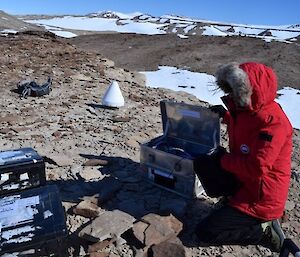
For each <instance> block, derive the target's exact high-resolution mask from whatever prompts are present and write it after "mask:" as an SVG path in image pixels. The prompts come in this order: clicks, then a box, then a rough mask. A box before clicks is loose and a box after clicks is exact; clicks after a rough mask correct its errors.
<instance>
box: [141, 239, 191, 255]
mask: <svg viewBox="0 0 300 257" xmlns="http://www.w3.org/2000/svg"><path fill="white" fill-rule="evenodd" d="M147 256H152V257H174V256H176V257H185V256H186V254H185V250H184V246H183V245H182V244H176V243H171V242H162V243H160V244H157V245H153V246H152V247H151V248H150V249H149V250H148V254H147Z"/></svg>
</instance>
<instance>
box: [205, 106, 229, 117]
mask: <svg viewBox="0 0 300 257" xmlns="http://www.w3.org/2000/svg"><path fill="white" fill-rule="evenodd" d="M208 109H210V110H211V111H212V112H214V113H217V114H218V115H219V116H220V118H224V116H225V114H226V112H227V110H226V109H225V108H224V106H223V105H221V104H219V105H213V106H211V107H209V108H208Z"/></svg>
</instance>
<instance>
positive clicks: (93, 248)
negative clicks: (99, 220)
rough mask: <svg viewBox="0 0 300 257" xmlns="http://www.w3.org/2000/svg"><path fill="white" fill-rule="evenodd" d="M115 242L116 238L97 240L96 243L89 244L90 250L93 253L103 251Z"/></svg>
mask: <svg viewBox="0 0 300 257" xmlns="http://www.w3.org/2000/svg"><path fill="white" fill-rule="evenodd" d="M113 242H115V239H110V240H104V241H101V242H97V243H95V244H92V245H89V247H88V252H89V253H93V252H97V251H102V250H103V249H104V248H106V247H107V246H109V245H110V244H112V243H113Z"/></svg>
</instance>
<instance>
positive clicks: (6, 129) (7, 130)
mask: <svg viewBox="0 0 300 257" xmlns="http://www.w3.org/2000/svg"><path fill="white" fill-rule="evenodd" d="M10 131H11V129H10V128H3V129H1V130H0V133H1V134H7V133H8V132H10Z"/></svg>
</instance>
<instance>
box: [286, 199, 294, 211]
mask: <svg viewBox="0 0 300 257" xmlns="http://www.w3.org/2000/svg"><path fill="white" fill-rule="evenodd" d="M294 208H295V203H294V202H293V201H290V200H288V201H286V203H285V209H286V210H287V211H291V210H293V209H294Z"/></svg>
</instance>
